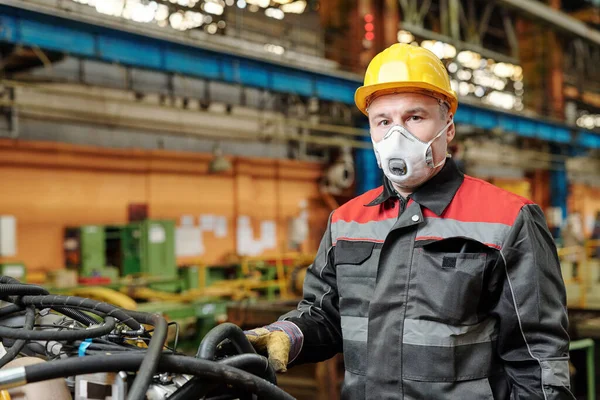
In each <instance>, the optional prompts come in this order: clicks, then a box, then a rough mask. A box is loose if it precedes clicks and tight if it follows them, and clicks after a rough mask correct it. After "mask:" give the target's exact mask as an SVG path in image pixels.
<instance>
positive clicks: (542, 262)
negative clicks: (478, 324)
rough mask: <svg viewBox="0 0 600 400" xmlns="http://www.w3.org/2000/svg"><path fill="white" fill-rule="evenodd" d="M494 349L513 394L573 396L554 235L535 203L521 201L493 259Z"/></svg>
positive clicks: (553, 399) (547, 399)
mask: <svg viewBox="0 0 600 400" xmlns="http://www.w3.org/2000/svg"><path fill="white" fill-rule="evenodd" d="M496 267H497V271H496V272H497V273H498V276H501V277H502V279H500V280H499V286H500V298H499V300H498V303H497V305H496V307H495V309H494V311H493V312H494V314H495V315H496V317H497V318H498V319H499V322H500V331H499V337H498V352H499V356H500V358H501V359H502V360H503V361H504V367H505V370H506V373H507V375H508V377H509V379H510V381H511V384H512V387H513V389H512V390H513V393H512V396H513V397H511V399H515V400H517V399H518V400H526V399H527V400H532V399H543V400H566V399H569V400H570V399H575V397H574V396H573V395H572V394H571V392H570V390H569V366H568V360H569V336H568V334H567V325H568V321H567V310H566V294H565V287H564V282H563V279H562V275H561V269H560V264H559V261H558V256H557V254H556V247H555V245H554V241H553V239H552V237H551V235H550V232H549V231H548V228H547V226H546V221H545V218H544V215H543V213H542V211H541V209H540V208H539V207H538V206H537V205H533V204H532V205H526V206H524V207H523V208H522V209H521V211H520V213H519V215H518V217H517V220H516V221H515V224H514V225H513V227H512V228H511V231H510V233H509V234H508V237H507V239H506V241H505V243H504V245H503V248H502V250H501V258H500V260H499V262H498V264H497V266H496Z"/></svg>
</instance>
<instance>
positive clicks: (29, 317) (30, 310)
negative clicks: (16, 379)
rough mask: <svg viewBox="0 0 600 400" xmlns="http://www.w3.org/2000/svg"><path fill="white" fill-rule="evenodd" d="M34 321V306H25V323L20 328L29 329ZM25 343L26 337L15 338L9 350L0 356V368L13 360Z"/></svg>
mask: <svg viewBox="0 0 600 400" xmlns="http://www.w3.org/2000/svg"><path fill="white" fill-rule="evenodd" d="M34 323H35V307H33V306H30V307H27V311H25V325H23V328H22V329H23V330H25V331H31V330H32V329H33V324H34ZM7 329H9V328H7ZM0 337H2V336H1V335H0ZM26 344H27V339H18V340H16V341H15V342H14V343H13V345H12V347H11V348H10V350H8V351H7V352H6V354H4V355H3V356H2V358H0V368H2V367H4V366H5V365H6V364H8V363H9V362H11V361H12V360H14V358H15V357H16V356H18V355H19V353H20V352H21V350H23V347H25V345H26Z"/></svg>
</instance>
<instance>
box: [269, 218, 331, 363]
mask: <svg viewBox="0 0 600 400" xmlns="http://www.w3.org/2000/svg"><path fill="white" fill-rule="evenodd" d="M333 247H334V246H333V244H332V241H331V215H330V216H329V222H328V224H327V230H326V231H325V234H324V235H323V239H322V240H321V244H320V246H319V250H318V252H317V255H316V257H315V260H314V262H313V264H312V265H311V266H310V267H309V268H308V271H307V273H306V278H305V280H304V295H303V299H302V301H300V303H299V304H298V307H297V309H296V310H294V311H291V312H289V313H287V314H285V315H283V316H282V317H281V318H280V320H285V321H290V322H293V323H294V324H296V325H297V326H298V327H299V328H300V330H301V331H302V335H303V343H302V346H301V349H300V350H299V354H298V355H297V357H296V358H295V361H294V363H293V364H301V363H306V362H319V361H323V360H326V359H328V358H331V357H333V356H334V355H335V354H337V353H339V352H341V351H342V333H341V327H340V313H339V298H338V290H337V281H336V272H335V266H334V259H333V253H334V252H333ZM293 356H294V355H291V357H290V359H293Z"/></svg>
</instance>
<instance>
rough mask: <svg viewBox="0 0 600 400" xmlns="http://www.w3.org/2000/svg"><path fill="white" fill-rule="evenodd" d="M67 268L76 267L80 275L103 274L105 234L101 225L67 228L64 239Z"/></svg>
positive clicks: (96, 275) (97, 275) (92, 275)
mask: <svg viewBox="0 0 600 400" xmlns="http://www.w3.org/2000/svg"><path fill="white" fill-rule="evenodd" d="M64 251H65V262H66V265H67V268H72V269H77V270H78V271H79V276H81V277H86V278H90V277H99V276H103V272H104V268H105V267H106V234H105V229H104V227H103V226H101V225H85V226H80V227H76V228H71V227H70V228H67V229H66V231H65V241H64Z"/></svg>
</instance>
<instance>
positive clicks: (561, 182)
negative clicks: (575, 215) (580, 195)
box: [550, 145, 569, 238]
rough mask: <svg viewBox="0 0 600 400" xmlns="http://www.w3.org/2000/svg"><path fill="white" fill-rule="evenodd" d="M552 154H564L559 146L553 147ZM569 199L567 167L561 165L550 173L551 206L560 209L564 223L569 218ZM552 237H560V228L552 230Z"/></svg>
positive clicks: (551, 147)
mask: <svg viewBox="0 0 600 400" xmlns="http://www.w3.org/2000/svg"><path fill="white" fill-rule="evenodd" d="M550 150H551V152H552V154H563V152H562V151H561V149H560V148H559V147H558V146H555V145H551V146H550ZM568 197H569V179H568V177H567V167H566V165H565V164H564V163H561V164H560V166H559V169H554V170H551V171H550V205H551V206H552V207H556V208H560V211H561V213H560V215H561V219H562V221H563V222H564V221H565V220H566V218H567V209H568V208H567V204H568ZM552 236H554V237H555V238H558V237H560V226H559V227H554V228H553V229H552Z"/></svg>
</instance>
